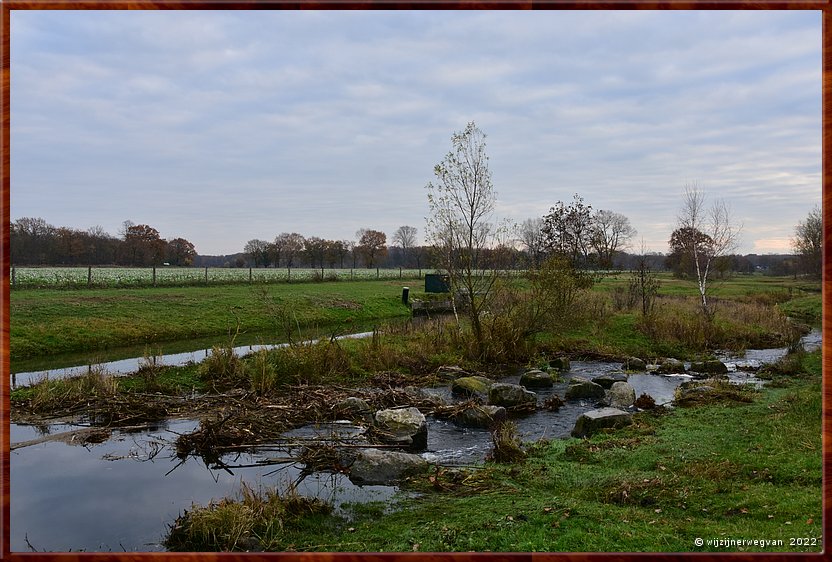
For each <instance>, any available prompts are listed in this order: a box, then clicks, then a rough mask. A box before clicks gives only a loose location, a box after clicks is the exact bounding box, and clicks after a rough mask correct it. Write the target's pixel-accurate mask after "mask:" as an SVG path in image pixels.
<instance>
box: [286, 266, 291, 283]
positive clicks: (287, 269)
mask: <svg viewBox="0 0 832 562" xmlns="http://www.w3.org/2000/svg"><path fill="white" fill-rule="evenodd" d="M291 280H292V268H291V267H289V266H288V265H287V266H286V281H291Z"/></svg>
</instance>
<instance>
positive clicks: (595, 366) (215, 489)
mask: <svg viewBox="0 0 832 562" xmlns="http://www.w3.org/2000/svg"><path fill="white" fill-rule="evenodd" d="M803 342H804V347H805V348H807V349H810V350H811V349H813V348H817V347H818V346H819V345H820V332H818V331H813V332H812V333H810V334H809V335H808V336H806V337H805V338H804V339H803ZM786 351H787V350H786V349H785V348H782V349H769V350H749V351H748V352H747V353H746V354H745V356H744V357H735V356H731V355H728V354H725V355H724V356H723V360H725V361H726V362H727V363H728V365H729V368H730V369H731V372H730V373H729V378H730V379H731V380H733V381H735V382H738V383H756V384H762V381H758V380H757V379H756V378H755V377H754V373H753V371H752V370H747V371H746V370H744V369H745V368H747V366H751V367H755V368H756V367H758V366H759V364H762V363H768V362H773V361H776V360H777V359H778V358H779V357H782V356H783V355H785V353H786ZM618 370H620V364H618V363H607V362H599V361H573V362H572V365H571V370H570V371H569V372H568V373H565V374H564V376H563V378H562V381H561V382H559V383H557V384H556V385H555V386H554V387H553V388H551V389H546V390H541V391H538V404H540V403H542V402H543V401H544V400H545V399H546V398H548V397H549V396H551V395H552V394H558V395H560V396H561V397H562V396H563V395H564V392H565V390H566V387H567V386H568V380H569V379H570V378H571V377H573V376H583V377H586V378H594V377H596V376H599V375H602V374H604V373H609V372H614V371H618ZM518 380H519V374H517V375H514V376H509V377H506V378H505V379H503V380H502V382H511V383H517V382H518ZM684 380H686V377H685V376H659V375H650V374H640V373H636V374H630V376H629V378H628V382H629V383H630V384H631V385H632V386H633V387H634V388H635V391H636V395H640V394H642V393H647V394H649V395H651V396H652V397H653V398H654V400H655V401H656V403H657V404H662V403H668V402H670V401H671V400H672V398H673V393H674V390H675V389H676V387H678V386H679V385H680V384H681V383H682V382H684ZM429 392H432V393H436V394H439V395H441V396H443V398H445V399H447V400H448V401H452V400H455V398H453V397H452V396H451V394H450V390H449V389H448V388H447V387H440V388H435V389H429ZM593 408H595V404H594V403H593V402H592V401H570V402H567V403H566V404H565V405H564V406H563V407H562V408H561V409H560V410H559V411H558V412H551V411H548V410H545V409H539V410H537V411H535V412H534V413H532V414H530V415H527V416H524V417H521V418H517V419H516V420H515V423H516V424H517V427H518V432H519V434H520V436H521V438H522V439H523V440H524V441H536V440H539V439H542V438H547V439H558V438H563V437H568V436H569V433H570V431H571V430H572V428H573V427H574V424H575V420H576V419H577V418H578V416H579V415H580V414H582V413H584V412H586V411H588V410H591V409H593ZM79 427H80V426H74V425H71V424H53V425H47V426H37V427H36V426H31V425H24V424H14V423H13V424H11V433H10V435H11V442H12V444H13V445H12V447H14V444H15V443H21V442H24V441H30V440H34V439H38V438H40V437H43V436H44V435H56V434H59V433H64V432H67V431H72V430H75V429H79ZM196 427H197V422H194V421H191V420H168V421H166V422H163V423H161V424H158V425H155V426H152V427H145V428H143V429H139V430H135V431H132V432H131V431H126V430H114V431H113V432H112V434H111V435H110V437H109V438H108V439H106V440H104V441H103V442H101V443H98V444H87V445H73V444H71V443H66V442H62V441H48V442H43V443H39V444H36V445H30V446H26V447H22V448H13V450H12V451H11V454H10V456H11V459H10V466H11V469H10V476H11V498H10V499H11V502H10V503H11V507H10V515H11V517H10V519H11V521H10V523H11V525H10V526H11V533H10V538H11V550H12V551H14V552H21V551H22V552H25V551H29V550H30V549H37V550H38V551H53V552H54V551H69V550H72V551H78V550H86V551H114V552H121V551H161V550H164V546H163V545H162V541H163V540H164V537H165V535H166V533H167V530H168V527H169V525H171V524H172V523H173V522H174V520H175V519H176V517H177V516H178V515H180V514H181V513H182V512H183V511H184V510H186V509H189V508H190V507H191V505H192V503H198V504H202V505H205V504H207V503H208V502H210V501H211V500H212V499H214V500H219V499H221V498H223V497H227V496H231V495H234V494H236V493H238V492H239V490H240V486H241V483H245V484H246V485H249V486H252V487H254V488H255V489H256V488H258V487H259V486H276V487H278V488H279V489H285V488H286V487H287V486H289V485H290V483H292V482H295V481H296V480H298V478H299V475H300V467H299V466H298V465H295V464H292V463H291V462H286V463H281V464H270V465H266V466H262V465H261V466H258V465H257V463H258V462H259V461H264V460H267V459H274V458H283V457H287V456H290V455H291V452H292V451H290V450H287V449H286V446H285V445H283V444H281V443H274V444H271V445H266V446H263V447H261V448H259V449H258V450H256V451H254V452H251V453H233V454H229V455H226V456H224V457H223V458H222V459H221V460H222V462H223V463H224V464H226V465H228V466H229V467H230V469H229V470H223V469H220V468H216V467H209V466H206V465H205V464H204V463H203V462H202V461H201V460H200V459H196V458H188V459H187V460H186V461H184V462H182V461H180V459H178V458H177V457H176V455H175V452H174V448H173V445H174V442H175V440H176V438H177V437H178V436H179V435H180V434H183V433H188V432H190V431H192V430H194V429H195V428H196ZM355 431H359V428H356V427H355V426H351V425H349V424H346V423H333V424H323V425H321V426H306V427H302V428H298V429H296V430H293V431H292V432H290V433H289V434H287V436H286V437H287V438H288V439H292V440H293V441H297V440H298V439H310V438H325V437H327V436H330V435H331V434H332V433H333V432H336V433H338V434H346V435H349V434H350V433H352V432H355ZM490 447H491V441H490V435H489V433H488V431H487V430H485V429H471V428H462V427H458V426H456V425H455V424H453V423H452V422H450V421H447V420H440V419H435V418H432V417H428V447H427V451H425V452H424V453H422V456H423V457H424V458H425V459H427V460H428V461H430V462H434V463H438V464H442V465H471V464H478V463H481V462H482V461H483V460H484V458H485V456H486V454H487V453H488V451H489V450H490ZM243 465H246V466H245V467H242V466H243ZM250 465H254V466H250ZM237 467H240V468H237ZM298 491H299V492H300V493H301V494H304V495H308V496H315V497H319V498H322V499H325V500H328V501H330V502H331V503H333V504H334V505H335V508H336V511H338V512H340V513H341V514H343V515H345V516H349V514H350V504H354V503H365V502H372V501H378V502H383V503H385V504H388V505H393V504H395V502H396V501H397V498H398V497H399V496H398V495H397V494H399V490H398V488H397V487H395V486H356V485H353V484H352V483H351V482H350V481H349V479H348V478H347V477H345V476H343V475H332V474H312V475H310V476H308V477H306V478H305V479H303V480H302V481H301V483H300V484H299V486H298Z"/></svg>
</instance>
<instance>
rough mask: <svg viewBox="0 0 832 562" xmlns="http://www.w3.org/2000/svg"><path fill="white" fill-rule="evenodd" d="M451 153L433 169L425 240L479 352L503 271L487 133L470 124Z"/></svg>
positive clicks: (455, 140)
mask: <svg viewBox="0 0 832 562" xmlns="http://www.w3.org/2000/svg"><path fill="white" fill-rule="evenodd" d="M451 145H452V149H451V151H450V152H448V154H447V155H446V156H445V158H444V159H443V160H442V162H440V163H439V164H437V165H436V166H435V167H434V170H433V171H434V174H435V175H436V178H437V181H438V183H437V184H433V183H428V185H427V186H426V187H427V190H428V206H429V208H430V216H429V217H428V219H427V237H428V240H429V241H430V242H431V243H432V244H433V245H434V247H435V248H436V249H437V253H438V255H437V258H438V261H439V263H440V264H441V268H442V269H444V270H445V271H446V272H447V273H448V276H449V278H450V282H451V288H452V290H454V291H455V292H457V293H458V294H460V295H461V297H462V299H463V300H464V302H465V305H466V308H467V311H468V316H469V318H470V320H471V329H472V331H473V335H474V340H475V344H476V347H477V353H478V354H479V355H482V354H483V351H484V345H483V344H484V336H483V328H482V320H481V315H482V313H483V312H484V311H485V310H487V309H488V305H489V301H490V300H491V299H492V298H493V294H494V292H493V289H494V288H495V284H496V282H497V280H498V279H499V278H500V277H501V275H502V273H503V270H502V268H500V267H499V264H498V263H495V262H493V258H494V257H495V256H500V255H502V253H501V252H491V253H490V254H489V252H487V250H488V249H489V248H495V247H497V246H499V244H500V242H501V241H500V240H499V234H500V230H499V229H497V228H496V227H495V225H494V224H493V223H492V218H493V213H494V206H495V201H496V193H495V192H494V187H493V185H492V184H491V171H490V170H489V169H488V156H487V155H486V153H485V134H484V133H483V132H482V131H481V130H480V129H479V128H477V126H476V124H474V122H471V123H468V126H467V127H466V128H465V130H464V131H462V132H456V133H454V134H453V136H452V137H451Z"/></svg>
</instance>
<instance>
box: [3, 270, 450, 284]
mask: <svg viewBox="0 0 832 562" xmlns="http://www.w3.org/2000/svg"><path fill="white" fill-rule="evenodd" d="M322 272H323V274H322ZM432 272H433V270H432V269H398V268H396V269H378V270H376V269H323V270H321V269H310V268H291V269H287V268H285V267H284V268H253V269H251V270H249V268H225V267H209V268H204V267H166V266H159V267H156V268H155V276H154V269H153V268H152V267H92V268H87V267H14V268H12V271H11V273H10V281H9V283H10V285H11V286H12V288H14V289H50V288H55V289H79V288H84V287H95V288H99V289H100V288H120V287H152V286H154V285H155V286H166V287H183V286H193V285H234V284H243V283H249V282H251V283H285V282H287V281H288V282H295V281H298V282H303V281H306V282H308V281H351V280H355V281H367V280H371V279H412V278H421V277H422V276H423V275H424V274H425V273H432Z"/></svg>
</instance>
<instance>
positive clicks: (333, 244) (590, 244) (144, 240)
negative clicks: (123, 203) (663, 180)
mask: <svg viewBox="0 0 832 562" xmlns="http://www.w3.org/2000/svg"><path fill="white" fill-rule="evenodd" d="M10 226H11V228H10V249H11V259H12V264H13V265H121V266H137V267H138V266H151V265H162V264H165V263H167V264H169V265H172V266H194V267H272V268H273V267H284V268H285V267H288V268H306V267H308V268H318V269H322V268H326V269H336V268H338V269H350V268H352V269H357V268H375V267H379V268H399V267H401V268H408V269H420V268H421V269H432V268H436V267H439V265H440V264H439V262H438V261H437V260H436V259H435V255H436V253H435V251H434V249H433V248H432V247H431V246H427V245H419V244H417V234H418V230H417V229H416V228H415V227H412V226H402V227H399V228H398V229H397V230H396V231H395V232H394V233H393V235H392V236H391V241H392V244H390V245H388V244H387V235H386V234H385V233H383V232H381V231H378V230H373V229H361V230H359V231H358V232H356V238H355V240H328V239H324V238H321V237H317V236H308V237H307V236H303V235H301V234H299V233H296V232H292V233H286V232H284V233H281V234H279V235H278V236H276V237H275V238H274V240H272V241H265V240H259V239H254V240H250V241H249V242H248V243H247V244H246V245H245V248H244V251H242V252H238V253H235V254H228V255H223V256H210V255H198V254H197V252H196V249H195V248H194V245H193V244H191V243H190V242H189V241H187V240H185V239H184V238H173V239H171V240H165V239H163V238H161V236H160V235H159V232H158V231H157V230H156V229H155V228H153V227H151V226H149V225H144V224H140V225H136V224H133V223H132V222H130V221H126V222H125V223H124V225H123V228H122V232H121V233H120V236H118V237H117V236H112V235H110V234H108V233H107V232H104V230H103V229H102V228H101V227H93V228H90V229H87V230H79V229H74V228H70V227H55V226H53V225H51V224H49V223H47V222H46V221H45V220H44V219H42V218H31V217H24V218H20V219H17V220H16V221H14V222H13V223H11V225H10ZM634 234H635V230H634V229H632V228H631V227H630V226H629V221H628V220H627V219H626V217H624V216H623V215H619V214H617V213H613V212H611V211H599V212H596V213H591V207H589V206H588V205H584V204H583V202H582V201H581V200H580V198H577V196H576V200H575V202H574V203H573V204H572V205H563V204H559V205H558V206H556V207H555V208H553V210H552V212H551V213H550V214H549V215H547V216H546V217H543V218H540V219H529V220H527V221H525V222H523V223H522V224H521V225H520V228H519V230H518V236H517V238H515V239H514V241H513V243H511V244H508V245H506V246H504V247H501V248H499V249H497V250H495V251H499V252H501V255H502V256H503V257H504V259H503V260H502V262H503V263H505V264H506V267H507V268H509V269H527V268H530V267H534V266H535V265H537V264H539V263H541V261H542V260H543V259H545V258H546V257H547V256H549V255H551V254H552V253H553V252H554V253H561V254H568V255H569V256H571V257H572V258H573V259H574V261H575V262H577V263H578V264H580V266H582V267H583V268H592V269H595V268H602V269H622V270H629V269H634V268H635V267H636V265H637V263H638V261H639V260H642V261H643V262H644V261H646V263H647V265H649V267H650V269H652V270H653V271H663V270H667V271H672V272H673V273H674V274H676V275H678V276H688V275H690V274H691V271H690V270H691V268H692V264H691V263H690V261H689V260H686V259H685V257H684V253H683V252H682V251H681V248H682V247H683V246H684V244H682V243H679V241H678V240H677V244H675V245H674V242H673V239H671V243H670V244H669V245H670V250H671V251H670V253H668V254H664V253H659V252H652V253H646V254H644V255H640V254H637V253H628V252H626V251H624V250H623V249H621V248H622V247H624V246H626V245H627V243H628V242H629V240H630V239H631V238H632V236H633V235H634ZM674 234H675V235H676V238H679V236H678V233H674ZM488 251H490V250H486V252H488ZM484 257H487V256H484ZM486 261H487V260H486ZM805 263H806V260H805V259H804V258H803V257H802V256H799V255H782V254H779V255H777V254H766V255H757V254H748V255H745V256H741V255H730V256H725V257H723V258H721V259H720V260H718V261H717V262H716V263H715V268H716V273H717V275H726V274H728V273H752V272H755V271H756V272H763V273H767V274H770V275H795V274H798V273H802V272H804V270H805V269H806V267H805Z"/></svg>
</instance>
